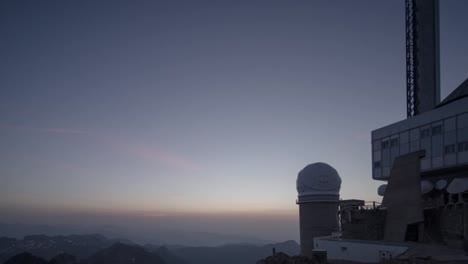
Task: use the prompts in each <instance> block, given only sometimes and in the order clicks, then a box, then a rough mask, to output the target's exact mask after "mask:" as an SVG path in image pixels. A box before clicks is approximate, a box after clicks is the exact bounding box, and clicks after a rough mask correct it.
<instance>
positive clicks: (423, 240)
mask: <svg viewBox="0 0 468 264" xmlns="http://www.w3.org/2000/svg"><path fill="white" fill-rule="evenodd" d="M405 4H406V9H405V10H406V17H405V18H406V90H407V91H406V96H407V104H406V105H407V107H406V108H407V109H406V110H407V118H406V119H404V120H400V121H398V122H396V123H393V124H389V125H387V126H384V127H381V128H378V129H376V130H374V131H372V133H371V157H372V164H371V166H370V167H371V175H372V179H374V180H377V181H382V185H381V186H380V187H379V188H378V190H376V192H377V193H378V194H379V195H380V196H383V198H382V203H381V204H379V203H377V202H374V203H373V204H372V205H367V204H366V202H365V201H363V200H339V190H340V184H341V179H340V178H339V176H338V173H337V172H336V170H334V169H333V168H332V167H330V166H329V165H327V164H324V163H315V164H311V165H308V166H307V167H305V168H304V169H303V170H302V171H301V172H300V173H299V176H298V179H297V191H298V195H299V198H298V200H297V204H299V214H300V241H301V253H302V254H303V255H306V256H310V255H311V254H312V253H313V252H314V251H313V250H325V251H327V254H328V256H329V258H330V259H342V260H352V261H359V262H373V263H375V262H379V261H382V260H384V259H391V258H395V257H398V256H403V257H404V254H406V257H408V256H411V257H414V256H419V257H425V258H433V259H437V258H438V257H441V258H442V259H445V260H456V259H457V260H463V261H466V262H467V263H468V256H467V255H466V252H468V79H466V80H465V81H464V82H463V83H462V84H460V85H459V86H458V87H457V88H456V89H455V90H454V91H453V92H452V93H451V94H450V95H448V96H447V97H446V98H445V99H443V100H442V101H441V100H440V76H439V1H438V0H406V1H405ZM382 110H383V111H385V109H382ZM337 207H338V216H339V217H338V219H339V220H340V221H339V227H340V229H339V230H340V232H339V234H336V233H335V234H333V235H331V233H332V232H333V231H334V230H336V223H337V220H336V217H335V216H334V214H335V213H336V212H337V209H336V208H337ZM429 245H430V246H429ZM423 249H424V250H423ZM438 249H441V250H438ZM454 250H456V251H457V252H459V253H453V252H455V251H454ZM449 251H450V252H451V253H448V252H449ZM460 252H462V253H460ZM452 253H453V254H452ZM421 254H423V255H421ZM441 254H445V255H444V256H442V255H441Z"/></svg>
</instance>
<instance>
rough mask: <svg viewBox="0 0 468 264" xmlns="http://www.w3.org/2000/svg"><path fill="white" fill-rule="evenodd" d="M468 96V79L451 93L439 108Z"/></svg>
mask: <svg viewBox="0 0 468 264" xmlns="http://www.w3.org/2000/svg"><path fill="white" fill-rule="evenodd" d="M467 96H468V79H466V80H465V81H464V82H463V83H462V84H460V85H459V86H458V87H457V89H455V90H454V91H453V92H451V93H450V94H449V95H448V96H447V97H446V98H445V99H444V100H443V101H442V102H441V103H440V104H439V105H438V106H442V105H446V104H448V103H451V102H453V101H456V100H458V99H461V98H463V97H467Z"/></svg>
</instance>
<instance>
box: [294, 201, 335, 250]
mask: <svg viewBox="0 0 468 264" xmlns="http://www.w3.org/2000/svg"><path fill="white" fill-rule="evenodd" d="M299 226H300V240H301V255H303V256H309V257H311V256H312V250H313V249H314V241H313V239H314V237H321V236H329V235H331V233H332V232H333V231H337V230H338V201H337V202H310V203H301V204H299Z"/></svg>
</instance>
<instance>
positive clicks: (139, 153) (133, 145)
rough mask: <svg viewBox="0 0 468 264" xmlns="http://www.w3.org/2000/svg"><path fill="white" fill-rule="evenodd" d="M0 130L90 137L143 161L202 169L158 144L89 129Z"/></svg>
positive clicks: (39, 128)
mask: <svg viewBox="0 0 468 264" xmlns="http://www.w3.org/2000/svg"><path fill="white" fill-rule="evenodd" d="M0 128H2V129H8V130H19V131H29V132H36V133H47V134H52V135H71V136H74V135H76V136H80V135H83V136H90V137H93V138H95V139H97V141H98V142H99V143H101V144H103V145H107V146H109V145H110V146H111V147H112V148H114V149H115V150H117V151H118V152H121V153H124V154H126V155H129V156H133V157H136V158H138V159H141V160H145V161H150V162H158V163H161V164H164V165H167V166H170V167H173V168H177V169H182V170H189V171H199V170H200V169H201V167H200V166H199V165H198V164H197V163H196V162H194V161H192V160H191V159H189V158H187V157H185V156H183V155H180V154H178V153H175V152H173V151H170V150H168V149H166V148H162V147H160V146H158V145H157V144H154V143H151V144H149V143H145V142H135V141H136V140H134V139H126V138H119V137H114V136H113V135H111V134H106V133H97V132H93V131H90V130H87V129H81V128H68V127H28V126H12V125H0Z"/></svg>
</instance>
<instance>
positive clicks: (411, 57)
mask: <svg viewBox="0 0 468 264" xmlns="http://www.w3.org/2000/svg"><path fill="white" fill-rule="evenodd" d="M414 27H415V18H414V0H406V115H407V117H413V116H414V115H415V114H416V113H415V110H416V109H415V108H416V107H415V105H416V100H417V98H416V96H417V94H416V85H417V84H416V52H415V49H416V47H415V43H414V42H415V36H414V34H415V29H414Z"/></svg>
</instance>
